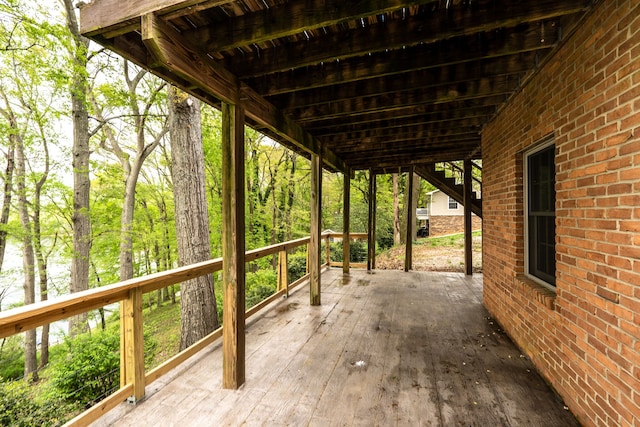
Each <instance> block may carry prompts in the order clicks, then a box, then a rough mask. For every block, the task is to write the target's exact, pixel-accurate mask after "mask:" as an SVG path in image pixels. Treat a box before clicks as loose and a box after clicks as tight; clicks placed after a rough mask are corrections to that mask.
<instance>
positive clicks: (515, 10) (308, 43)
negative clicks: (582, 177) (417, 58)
mask: <svg viewBox="0 0 640 427" xmlns="http://www.w3.org/2000/svg"><path fill="white" fill-rule="evenodd" d="M587 5H588V2H586V1H585V0H540V1H536V2H521V1H512V2H511V4H508V5H506V6H504V7H499V8H498V7H496V8H491V6H487V8H486V9H485V10H478V8H475V7H469V8H468V7H455V8H451V9H442V10H440V11H435V12H433V13H431V14H429V15H427V16H425V15H424V14H423V15H420V16H408V17H407V18H406V19H403V20H400V19H398V20H391V21H388V22H384V23H381V24H375V25H369V26H365V27H361V28H358V29H356V30H352V31H349V32H346V33H329V34H328V35H326V36H324V37H316V38H312V39H310V40H304V41H300V42H296V43H290V44H287V45H286V47H282V46H277V47H274V48H272V49H260V50H259V51H258V52H256V54H255V55H251V56H249V55H246V56H245V55H234V56H231V57H229V58H227V59H226V60H225V66H226V67H227V68H228V69H230V70H232V71H234V72H237V73H239V74H242V75H243V76H258V75H264V74H271V73H274V72H278V71H285V70H290V69H295V68H299V67H306V66H310V65H316V64H319V63H321V62H333V61H335V60H336V59H340V60H343V59H345V58H350V57H355V56H363V55H368V54H370V53H373V52H384V51H386V50H393V49H402V48H403V47H406V46H414V45H418V44H421V43H425V44H429V43H435V42H437V41H440V40H446V39H451V38H453V37H458V36H465V35H472V34H476V33H482V32H490V31H495V30H500V29H502V28H504V27H515V26H517V25H520V24H524V23H527V22H533V21H540V20H546V19H553V18H557V17H560V16H563V15H567V14H572V13H577V12H580V11H582V10H583V9H585V7H586V6H587ZM550 31H551V29H550V28H548V29H547V32H550ZM196 40H197V39H196ZM203 49H205V50H206V49H207V47H206V46H203Z"/></svg>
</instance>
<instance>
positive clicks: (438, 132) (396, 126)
mask: <svg viewBox="0 0 640 427" xmlns="http://www.w3.org/2000/svg"><path fill="white" fill-rule="evenodd" d="M490 118H491V116H484V117H472V118H463V119H452V120H446V121H438V122H435V123H429V122H428V121H427V123H420V120H416V121H411V120H405V119H402V120H396V121H388V122H384V121H382V122H380V123H372V125H371V126H370V127H366V128H365V129H364V130H360V129H357V128H356V129H355V130H354V131H345V132H344V133H342V134H340V135H332V136H326V137H325V136H324V135H322V136H320V138H322V139H324V140H325V141H326V142H329V143H331V144H332V145H335V146H336V148H337V146H341V147H344V146H347V145H349V142H353V143H354V144H355V145H358V142H362V145H365V143H368V142H374V141H377V140H383V141H384V140H387V141H390V140H407V139H420V138H425V139H426V138H438V137H448V136H452V135H462V134H469V133H473V132H475V134H476V135H478V131H479V130H480V129H481V128H482V126H484V125H485V124H486V123H487V122H488V120H489V119H490ZM412 135H413V136H414V137H413V138H412V137H411V136H412Z"/></svg>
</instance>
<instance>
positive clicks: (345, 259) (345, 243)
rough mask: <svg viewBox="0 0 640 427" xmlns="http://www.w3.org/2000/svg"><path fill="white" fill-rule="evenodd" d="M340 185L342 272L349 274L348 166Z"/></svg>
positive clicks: (349, 193)
mask: <svg viewBox="0 0 640 427" xmlns="http://www.w3.org/2000/svg"><path fill="white" fill-rule="evenodd" d="M342 185H343V190H342V197H343V202H342V233H343V234H342V274H349V265H350V261H351V237H350V234H351V229H350V222H351V217H350V210H351V170H350V169H349V168H346V169H345V171H344V177H343V182H342Z"/></svg>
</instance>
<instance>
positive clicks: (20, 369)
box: [0, 335, 24, 380]
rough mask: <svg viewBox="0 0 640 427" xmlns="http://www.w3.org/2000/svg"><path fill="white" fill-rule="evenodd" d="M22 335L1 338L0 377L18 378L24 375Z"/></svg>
mask: <svg viewBox="0 0 640 427" xmlns="http://www.w3.org/2000/svg"><path fill="white" fill-rule="evenodd" d="M23 346H24V341H23V339H22V335H14V336H12V337H8V338H3V339H0V348H1V349H0V378H5V379H8V380H17V379H19V378H22V376H23V375H24V348H23Z"/></svg>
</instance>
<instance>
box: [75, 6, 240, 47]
mask: <svg viewBox="0 0 640 427" xmlns="http://www.w3.org/2000/svg"><path fill="white" fill-rule="evenodd" d="M232 1H233V0H208V1H207V0H136V1H121V0H100V1H96V0H94V1H91V2H90V3H80V6H79V7H80V32H81V33H82V34H83V35H84V36H85V37H93V36H96V35H99V34H103V35H104V34H106V35H107V38H110V37H113V36H116V35H119V34H124V33H128V32H131V31H137V30H140V19H141V17H142V16H144V15H146V14H148V13H155V14H156V15H158V16H163V17H167V18H169V17H173V18H175V17H177V16H181V15H182V14H184V13H187V12H188V13H192V12H194V11H196V10H203V9H208V8H212V7H216V6H221V5H224V4H227V3H231V2H232Z"/></svg>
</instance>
